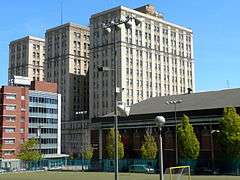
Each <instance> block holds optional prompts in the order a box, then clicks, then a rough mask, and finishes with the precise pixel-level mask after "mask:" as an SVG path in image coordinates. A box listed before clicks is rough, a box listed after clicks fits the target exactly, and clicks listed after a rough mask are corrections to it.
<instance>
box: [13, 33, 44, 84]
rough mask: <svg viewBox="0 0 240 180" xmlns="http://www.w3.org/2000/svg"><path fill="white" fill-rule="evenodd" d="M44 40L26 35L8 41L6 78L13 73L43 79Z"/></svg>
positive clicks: (33, 78)
mask: <svg viewBox="0 0 240 180" xmlns="http://www.w3.org/2000/svg"><path fill="white" fill-rule="evenodd" d="M44 59H45V40H44V39H41V38H37V37H33V36H26V37H24V38H21V39H17V40H15V41H12V42H10V44H9V68H8V80H10V79H12V78H13V76H14V75H16V76H25V77H29V78H30V79H31V80H33V81H34V80H37V81H42V80H44V72H43V63H44Z"/></svg>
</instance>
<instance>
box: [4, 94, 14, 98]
mask: <svg viewBox="0 0 240 180" xmlns="http://www.w3.org/2000/svg"><path fill="white" fill-rule="evenodd" d="M5 97H6V99H16V95H15V94H8V95H6V96H5Z"/></svg>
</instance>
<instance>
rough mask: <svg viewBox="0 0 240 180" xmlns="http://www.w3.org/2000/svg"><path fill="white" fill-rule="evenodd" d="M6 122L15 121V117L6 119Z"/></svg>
mask: <svg viewBox="0 0 240 180" xmlns="http://www.w3.org/2000/svg"><path fill="white" fill-rule="evenodd" d="M6 120H7V121H9V122H14V121H15V120H16V118H15V117H6Z"/></svg>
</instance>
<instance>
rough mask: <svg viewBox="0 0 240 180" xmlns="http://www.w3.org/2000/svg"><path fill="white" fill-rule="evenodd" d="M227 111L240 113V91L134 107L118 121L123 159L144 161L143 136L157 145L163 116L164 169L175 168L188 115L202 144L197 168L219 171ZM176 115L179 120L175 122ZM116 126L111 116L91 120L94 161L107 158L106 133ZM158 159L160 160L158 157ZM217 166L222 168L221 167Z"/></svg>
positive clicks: (170, 98)
mask: <svg viewBox="0 0 240 180" xmlns="http://www.w3.org/2000/svg"><path fill="white" fill-rule="evenodd" d="M174 100H181V101H182V102H181V103H180V104H177V106H176V107H174V104H167V103H166V102H168V101H174ZM225 107H235V108H236V110H237V112H238V113H240V89H239V88H238V89H226V90H221V91H209V92H201V93H193V94H184V95H174V96H162V97H153V98H149V99H147V100H144V101H142V102H139V103H137V104H134V105H133V106H132V107H131V111H130V116H129V117H119V121H118V128H119V132H120V134H121V137H122V142H123V144H124V156H125V157H124V158H127V159H138V158H141V153H140V149H141V146H142V143H143V142H144V135H146V134H151V135H153V136H154V137H155V140H156V142H159V141H158V138H159V134H158V133H159V131H158V127H157V126H156V122H155V118H156V116H164V117H165V119H166V123H165V124H164V126H163V129H162V136H163V156H164V157H163V159H164V167H165V168H166V167H171V166H176V153H175V152H176V139H175V137H176V136H175V132H176V124H179V123H180V119H181V117H183V115H184V114H185V115H187V116H188V117H189V118H190V123H191V124H192V125H193V128H194V131H195V133H196V136H197V138H198V140H199V143H200V155H199V157H198V162H197V166H198V168H199V169H200V168H201V169H202V168H203V169H209V168H210V169H211V168H216V169H217V168H219V167H217V163H216V164H215V165H216V167H214V162H218V161H219V160H221V158H222V156H219V154H218V152H219V151H220V145H219V141H217V139H216V136H217V134H216V133H218V132H219V121H220V120H221V119H222V118H223V115H224V108H225ZM175 113H176V119H175ZM113 126H114V118H113V117H111V116H110V115H109V116H105V117H97V118H93V119H92V131H91V142H92V145H93V147H94V149H95V153H94V154H95V158H99V159H104V158H106V154H105V147H106V138H107V132H108V131H109V129H110V128H112V127H113ZM156 159H157V157H156ZM218 166H221V165H220V164H218Z"/></svg>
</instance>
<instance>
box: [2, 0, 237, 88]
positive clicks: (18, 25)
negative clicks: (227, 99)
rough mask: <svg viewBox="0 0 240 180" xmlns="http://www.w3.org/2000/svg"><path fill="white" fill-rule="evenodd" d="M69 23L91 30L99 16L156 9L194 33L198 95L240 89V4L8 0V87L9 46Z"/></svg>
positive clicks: (167, 0)
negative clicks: (115, 11) (118, 10)
mask: <svg viewBox="0 0 240 180" xmlns="http://www.w3.org/2000/svg"><path fill="white" fill-rule="evenodd" d="M61 1H62V3H63V21H64V22H69V21H71V22H75V23H78V24H82V25H88V22H89V17H90V16H91V14H94V13H96V12H99V11H102V10H105V9H108V8H112V7H114V6H118V5H124V6H127V7H130V8H136V7H139V6H141V5H144V4H149V3H150V4H153V5H155V6H156V8H157V9H158V11H160V12H162V13H163V14H164V15H165V19H167V20H169V21H171V22H174V23H176V24H180V25H183V26H186V27H190V28H192V29H193V32H194V51H195V70H196V73H195V75H196V90H197V91H203V90H217V89H224V88H227V87H228V83H227V81H228V82H229V86H230V87H231V88H234V87H240V79H239V77H240V76H239V75H240V69H239V67H240V14H239V10H240V9H239V8H240V1H239V0H230V1H226V0H211V1H210V0H199V1H197V0H149V1H145V0H125V1H123V0H38V1H32V0H22V1H19V0H11V1H7V0H3V1H1V2H0V63H1V66H0V85H2V84H6V83H7V69H8V44H9V42H10V41H11V40H14V39H17V38H20V37H22V36H26V35H35V36H39V37H44V32H45V30H46V29H48V28H51V27H54V26H56V25H59V24H60V4H61Z"/></svg>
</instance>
